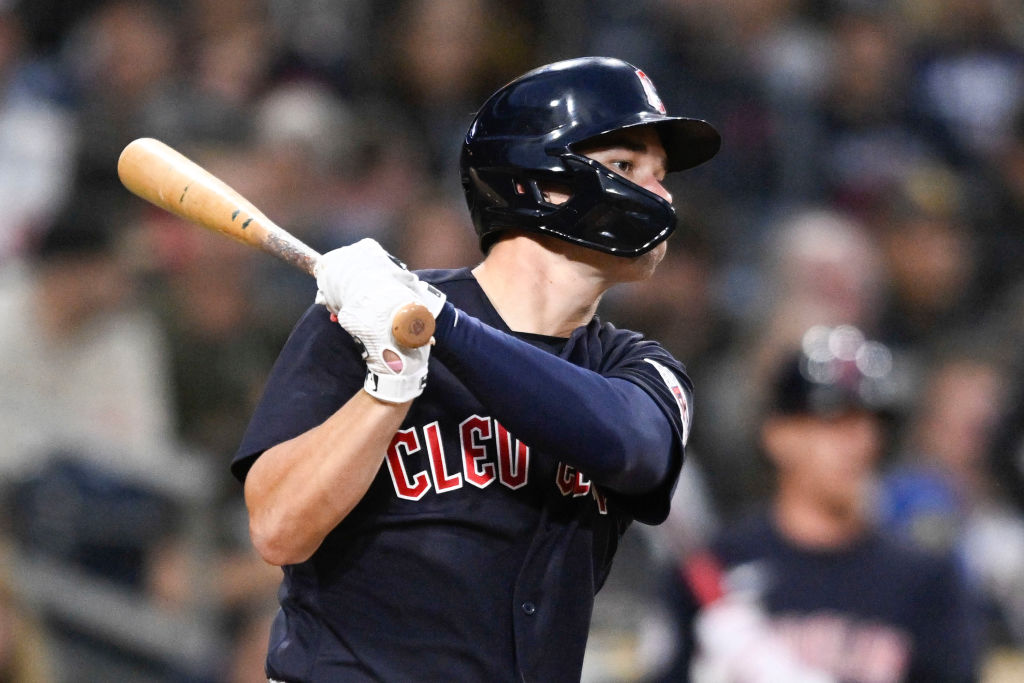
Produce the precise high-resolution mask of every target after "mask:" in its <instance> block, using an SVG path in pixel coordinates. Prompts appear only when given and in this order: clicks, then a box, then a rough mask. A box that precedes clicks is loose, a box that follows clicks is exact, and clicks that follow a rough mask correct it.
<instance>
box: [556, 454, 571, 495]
mask: <svg viewBox="0 0 1024 683" xmlns="http://www.w3.org/2000/svg"><path fill="white" fill-rule="evenodd" d="M575 483H576V473H575V469H574V468H572V467H570V466H569V465H566V464H565V463H564V462H560V463H558V474H556V475H555V484H556V485H557V486H558V490H559V491H561V492H562V495H563V496H571V495H572V489H573V485H574V484H575Z"/></svg>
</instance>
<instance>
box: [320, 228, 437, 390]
mask: <svg viewBox="0 0 1024 683" xmlns="http://www.w3.org/2000/svg"><path fill="white" fill-rule="evenodd" d="M314 272H315V274H316V283H317V287H318V290H319V291H317V294H316V303H318V304H323V305H324V306H326V307H327V310H329V311H330V312H331V313H332V314H334V315H335V316H336V317H337V320H338V323H339V324H341V326H342V327H343V328H345V330H346V331H347V332H348V333H349V334H350V335H352V337H353V338H354V339H355V340H356V342H357V343H359V344H360V345H362V347H363V358H364V359H365V360H366V381H365V383H364V384H363V388H364V389H365V390H366V392H367V393H369V394H370V395H372V396H374V397H375V398H378V399H380V400H382V401H387V402H389V403H405V402H406V401H411V400H412V399H414V398H416V397H417V396H419V395H420V394H421V393H423V389H424V387H425V386H426V383H427V360H428V359H429V357H430V345H429V344H427V345H424V346H421V347H419V348H416V349H411V348H408V347H405V346H401V345H399V344H398V343H397V342H396V341H395V338H394V336H393V335H392V332H391V328H392V320H393V319H394V317H395V314H396V313H397V312H398V310H399V309H400V308H402V307H403V306H405V305H407V304H410V303H420V304H423V305H424V306H425V307H426V308H427V310H429V311H430V314H431V315H433V316H434V317H435V318H436V317H437V315H438V313H440V312H441V307H442V306H444V302H445V295H444V294H442V293H441V292H439V291H438V290H437V289H436V288H434V287H432V286H430V285H429V284H427V283H426V282H423V281H422V280H420V279H419V278H418V277H416V275H415V274H414V273H412V272H410V271H409V270H408V269H406V267H405V265H404V264H402V263H401V262H400V261H398V260H396V259H394V258H393V257H392V256H391V255H390V254H388V253H387V252H386V251H384V249H383V248H382V247H381V246H380V245H379V244H378V243H377V242H376V241H374V240H372V239H363V240H360V241H359V242H356V243H355V244H352V245H350V246H347V247H342V248H340V249H335V250H333V251H330V252H328V253H326V254H324V255H323V256H321V257H320V259H319V260H318V262H317V265H316V268H315V269H314Z"/></svg>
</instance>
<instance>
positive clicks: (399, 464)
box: [385, 427, 430, 500]
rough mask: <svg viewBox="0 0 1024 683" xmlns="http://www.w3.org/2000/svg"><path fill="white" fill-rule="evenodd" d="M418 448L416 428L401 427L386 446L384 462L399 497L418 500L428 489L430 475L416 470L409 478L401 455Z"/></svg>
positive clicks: (408, 453)
mask: <svg viewBox="0 0 1024 683" xmlns="http://www.w3.org/2000/svg"><path fill="white" fill-rule="evenodd" d="M418 450H420V440H419V437H417V436H416V428H415V427H410V428H409V429H403V430H401V431H399V432H398V433H396V434H395V436H394V438H393V439H391V444H390V445H389V446H388V452H387V457H386V458H385V462H386V463H387V465H388V474H390V475H391V483H393V484H394V485H395V493H396V494H397V495H398V497H399V498H405V499H406V500H419V499H420V498H422V497H423V496H424V495H426V493H427V491H429V490H430V477H429V476H427V473H426V472H417V473H416V475H415V476H414V477H413V478H412V479H409V473H408V472H407V471H406V469H405V462H404V461H403V460H402V458H403V456H408V455H412V454H413V453H415V452H417V451H418Z"/></svg>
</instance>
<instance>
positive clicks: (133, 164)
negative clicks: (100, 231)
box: [117, 138, 434, 348]
mask: <svg viewBox="0 0 1024 683" xmlns="http://www.w3.org/2000/svg"><path fill="white" fill-rule="evenodd" d="M117 174H118V176H119V177H120V178H121V182H122V183H124V186H125V187H127V188H128V189H129V190H131V191H132V192H133V193H135V194H136V195H138V196H139V197H142V198H143V199H145V200H146V201H148V202H150V203H152V204H155V205H156V206H159V207H160V208H162V209H165V210H167V211H170V212H171V213H173V214H175V215H176V216H180V217H181V218H184V219H186V220H189V221H192V222H193V223H198V224H199V225H202V226H204V227H206V228H210V229H211V230H216V231H217V232H220V233H223V234H225V235H227V236H228V237H232V238H234V239H236V240H238V241H239V242H242V243H244V244H248V245H249V246H251V247H256V248H257V249H261V250H262V251H265V252H267V253H268V254H271V255H273V256H276V257H278V258H279V259H281V260H283V261H285V262H286V263H289V264H291V265H293V266H295V267H296V268H299V269H301V270H303V271H305V272H306V273H309V274H310V275H313V268H314V266H315V265H316V262H317V259H319V258H320V254H318V253H317V252H316V251H314V250H313V249H311V248H310V247H309V246H307V245H306V244H305V243H303V242H302V241H301V240H299V239H298V238H297V237H295V236H294V235H292V234H290V233H289V232H288V231H286V230H285V229H283V228H281V227H280V226H278V225H277V224H275V223H274V222H273V221H271V220H270V219H269V218H267V217H266V216H264V215H263V213H262V212H261V211H260V210H259V209H257V208H256V206H255V205H254V204H253V203H252V202H250V201H249V200H248V199H246V198H245V197H243V196H242V195H240V194H239V193H238V192H236V191H235V190H233V189H232V188H231V187H229V186H228V185H227V183H225V182H224V181H222V180H221V179H220V178H217V177H216V176H214V175H213V174H212V173H210V172H209V171H207V170H206V169H204V168H202V167H201V166H199V165H198V164H196V163H195V162H193V161H191V160H190V159H188V158H187V157H185V156H184V155H183V154H181V153H180V152H178V151H176V150H174V149H172V148H171V147H168V146H167V145H165V144H164V143H162V142H160V141H159V140H154V139H153V138H139V139H138V140H134V141H132V142H130V143H129V144H128V146H127V147H125V148H124V151H122V152H121V157H120V158H119V159H118V161H117ZM392 332H393V334H394V335H395V340H396V341H397V342H398V343H399V344H401V345H402V346H406V347H410V348H416V347H419V346H423V345H424V344H426V343H427V342H429V341H430V337H431V336H432V335H433V334H434V317H433V316H432V315H431V314H430V312H429V311H428V310H427V309H426V307H424V306H423V305H421V304H419V303H410V304H409V305H408V306H403V307H402V308H401V309H399V311H398V313H397V314H396V315H395V318H394V320H393V321H392Z"/></svg>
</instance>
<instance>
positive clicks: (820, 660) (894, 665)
mask: <svg viewBox="0 0 1024 683" xmlns="http://www.w3.org/2000/svg"><path fill="white" fill-rule="evenodd" d="M891 365H892V356H891V353H890V352H889V350H888V349H887V348H886V347H884V346H882V345H881V344H879V343H877V342H871V341H868V340H866V339H865V337H864V335H863V333H862V332H861V331H860V330H858V329H857V328H855V327H852V326H839V327H834V328H832V327H826V326H815V327H813V328H811V329H810V330H808V332H807V333H806V335H804V337H803V340H802V348H801V349H800V350H799V351H797V352H795V353H793V354H791V355H789V356H787V357H786V358H785V360H783V361H782V362H780V363H779V364H777V365H776V367H775V369H774V372H773V373H772V379H771V381H770V386H771V389H770V392H769V394H768V398H767V400H768V403H767V407H766V410H765V413H764V417H763V420H762V422H761V427H760V439H761V447H762V449H763V452H764V454H765V456H766V457H767V459H768V460H769V461H770V462H771V464H772V467H773V471H774V473H775V488H774V492H773V493H772V495H771V496H770V498H769V499H768V500H766V501H765V505H764V507H763V509H761V510H760V511H758V512H756V513H752V514H751V515H750V516H749V517H747V518H745V519H744V520H742V521H739V522H737V523H734V524H730V525H727V526H726V527H724V528H723V530H722V531H721V533H720V534H719V535H718V536H717V537H716V538H715V539H714V540H713V541H712V543H711V544H710V546H709V548H708V551H707V553H692V554H690V555H689V556H687V557H685V558H684V560H683V564H682V566H681V567H680V568H679V571H678V572H677V573H676V574H675V575H674V577H673V579H674V583H675V586H676V588H677V589H678V591H679V598H678V603H677V608H678V610H679V612H678V614H679V619H680V626H681V628H680V630H681V633H682V635H681V637H680V643H681V645H680V650H679V658H678V661H677V662H676V667H675V669H674V670H673V671H672V673H671V674H670V675H669V676H668V677H667V678H666V679H665V680H689V676H690V675H692V676H693V679H694V680H697V681H700V680H729V681H754V680H787V681H831V680H842V681H904V680H910V681H973V680H976V678H977V677H978V672H979V664H978V651H977V648H978V642H979V641H978V632H977V624H976V618H977V615H976V614H975V607H974V605H973V603H972V601H971V599H970V593H969V591H968V590H967V586H966V583H965V581H964V579H963V577H962V576H961V574H960V573H959V567H958V565H957V564H956V563H955V562H954V561H953V559H952V556H951V555H949V554H946V555H938V554H935V555H930V554H925V553H924V552H922V551H918V550H915V549H912V548H911V547H909V546H907V545H901V544H899V543H898V542H896V541H894V540H893V539H891V538H889V537H887V536H885V535H884V534H882V533H880V532H879V530H878V527H877V520H876V519H875V518H874V514H873V509H874V497H873V490H874V485H875V481H876V476H877V471H878V468H879V465H880V463H881V460H882V458H883V456H884V454H885V452H886V448H887V445H886V434H885V426H884V422H883V417H882V411H884V409H885V407H886V404H887V401H888V400H889V399H890V397H891V394H892V387H891V386H890V383H891V382H892V380H893V378H892V376H891V374H890V373H891Z"/></svg>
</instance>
